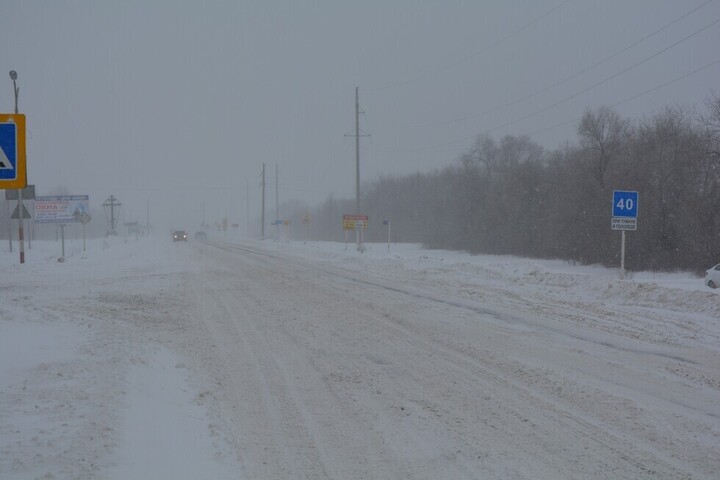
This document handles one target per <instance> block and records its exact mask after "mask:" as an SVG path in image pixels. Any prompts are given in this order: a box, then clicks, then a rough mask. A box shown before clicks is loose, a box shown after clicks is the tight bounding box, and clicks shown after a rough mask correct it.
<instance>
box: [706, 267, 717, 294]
mask: <svg viewBox="0 0 720 480" xmlns="http://www.w3.org/2000/svg"><path fill="white" fill-rule="evenodd" d="M705 285H707V286H708V287H710V288H718V287H720V263H718V264H717V265H715V266H714V267H712V268H711V269H710V270H708V271H706V272H705Z"/></svg>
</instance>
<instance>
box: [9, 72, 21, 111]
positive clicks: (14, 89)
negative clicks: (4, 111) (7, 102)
mask: <svg viewBox="0 0 720 480" xmlns="http://www.w3.org/2000/svg"><path fill="white" fill-rule="evenodd" d="M10 79H11V80H12V81H13V91H14V92H15V113H18V94H19V93H20V87H18V86H17V82H16V80H17V72H16V71H15V70H10Z"/></svg>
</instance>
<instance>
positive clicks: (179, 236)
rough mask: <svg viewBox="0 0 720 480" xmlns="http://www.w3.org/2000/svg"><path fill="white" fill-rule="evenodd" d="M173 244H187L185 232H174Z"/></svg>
mask: <svg viewBox="0 0 720 480" xmlns="http://www.w3.org/2000/svg"><path fill="white" fill-rule="evenodd" d="M173 242H187V233H185V230H175V231H174V232H173Z"/></svg>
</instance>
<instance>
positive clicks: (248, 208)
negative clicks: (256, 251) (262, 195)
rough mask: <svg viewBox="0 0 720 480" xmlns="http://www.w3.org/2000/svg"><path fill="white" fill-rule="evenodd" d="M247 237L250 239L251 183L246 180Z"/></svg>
mask: <svg viewBox="0 0 720 480" xmlns="http://www.w3.org/2000/svg"><path fill="white" fill-rule="evenodd" d="M245 236H246V237H248V238H250V182H249V181H248V179H247V177H246V178H245Z"/></svg>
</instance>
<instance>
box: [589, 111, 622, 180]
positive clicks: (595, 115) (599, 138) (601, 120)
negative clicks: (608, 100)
mask: <svg viewBox="0 0 720 480" xmlns="http://www.w3.org/2000/svg"><path fill="white" fill-rule="evenodd" d="M631 133H632V129H631V128H630V123H629V122H628V121H627V120H624V119H622V118H620V116H619V115H618V114H617V113H616V112H615V111H614V110H611V109H610V108H608V107H600V108H599V109H598V110H597V111H595V112H593V111H592V110H590V109H588V110H585V113H584V114H583V117H582V120H580V124H579V125H578V135H579V137H580V145H581V146H582V147H583V148H585V149H587V150H591V151H593V152H594V154H595V155H594V156H593V158H592V163H593V172H592V173H593V176H594V177H595V179H596V180H597V181H598V183H599V184H600V186H601V187H603V188H604V186H605V175H606V173H607V170H608V166H609V165H610V162H611V161H613V160H614V159H616V158H617V155H618V154H619V153H620V152H621V151H622V149H623V148H624V146H625V145H626V140H627V139H628V137H629V136H630V134H631Z"/></svg>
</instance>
